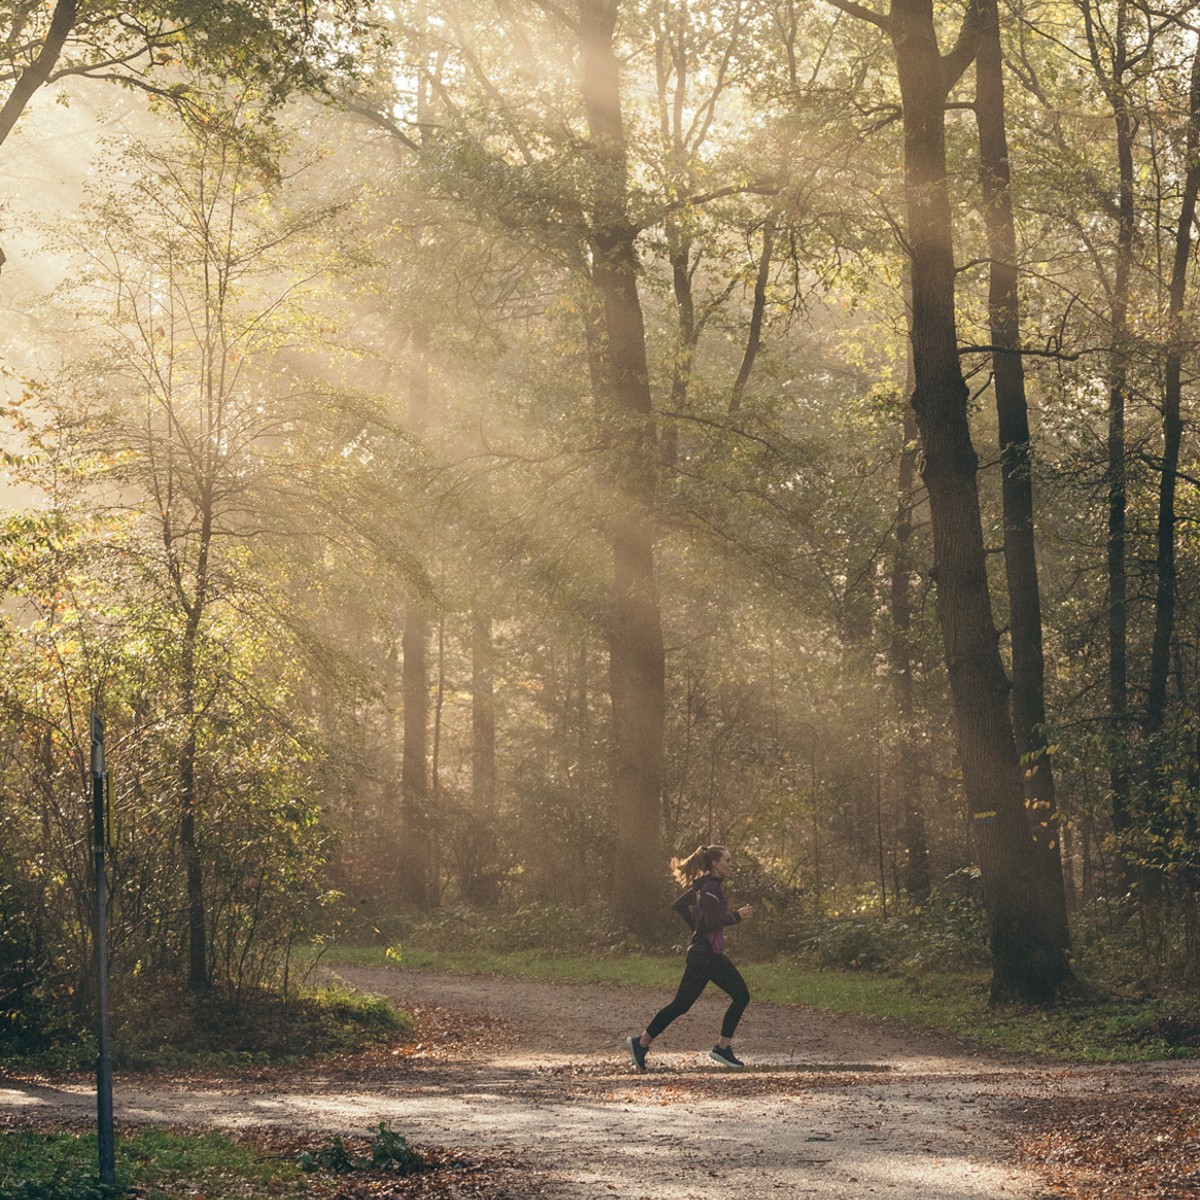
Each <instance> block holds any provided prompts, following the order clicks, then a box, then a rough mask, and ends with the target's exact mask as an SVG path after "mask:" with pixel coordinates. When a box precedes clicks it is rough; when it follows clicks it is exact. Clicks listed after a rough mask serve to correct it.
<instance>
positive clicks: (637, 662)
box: [577, 0, 665, 932]
mask: <svg viewBox="0 0 1200 1200" xmlns="http://www.w3.org/2000/svg"><path fill="white" fill-rule="evenodd" d="M618 9H619V3H618V2H617V0H579V3H578V10H577V11H578V14H579V24H578V32H579V47H580V63H581V68H582V70H581V84H582V89H583V99H584V105H585V109H586V112H587V122H588V134H589V140H590V145H591V151H592V158H593V171H594V176H593V178H594V183H593V198H592V229H591V243H592V260H593V261H592V279H593V282H594V284H595V287H596V291H597V293H598V295H599V297H600V299H601V303H602V306H603V343H604V355H603V367H604V371H603V384H602V386H603V387H604V397H603V399H604V402H605V403H604V408H605V412H604V414H603V419H604V420H605V422H606V423H607V426H608V428H609V430H610V431H611V436H610V439H609V440H610V449H611V454H612V473H613V478H614V480H615V484H616V487H615V493H616V494H615V499H614V508H615V510H616V511H614V513H613V516H612V519H611V530H612V534H611V536H612V551H613V585H614V591H613V608H612V614H611V628H610V631H609V650H610V663H611V678H612V718H613V741H614V757H615V772H614V797H615V811H614V817H615V821H616V831H615V840H616V851H617V856H618V858H619V860H620V862H621V866H622V869H621V872H620V880H619V882H617V884H616V889H617V890H616V894H615V897H614V901H615V905H616V913H617V915H618V917H619V919H620V920H621V921H622V923H623V924H624V925H625V927H626V928H629V929H632V930H635V931H639V932H648V928H649V926H650V925H652V924H653V920H654V909H653V906H652V905H647V904H646V902H645V900H646V897H647V896H648V895H653V894H654V893H655V892H656V891H657V890H658V888H659V886H660V881H661V879H662V875H663V862H662V853H661V836H662V835H661V817H662V779H663V721H664V713H665V696H664V690H665V666H664V650H663V637H662V624H661V617H660V613H659V604H658V588H657V583H656V580H655V574H654V509H655V491H656V484H657V473H658V446H657V437H656V432H655V422H654V413H653V409H652V405H651V396H650V381H649V375H648V371H647V365H646V336H645V327H644V323H643V318H642V306H641V300H640V298H639V295H638V287H637V273H638V257H637V247H636V236H637V231H636V228H635V227H634V225H633V223H632V221H631V220H630V217H629V213H628V207H627V206H628V177H627V166H626V145H625V132H624V127H623V124H622V117H621V96H620V80H619V64H618V59H617V54H616V49H615V44H614V39H615V33H616V21H617V15H618Z"/></svg>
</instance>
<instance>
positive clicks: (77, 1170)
mask: <svg viewBox="0 0 1200 1200" xmlns="http://www.w3.org/2000/svg"><path fill="white" fill-rule="evenodd" d="M96 1161H97V1154H96V1135H95V1134H94V1133H91V1134H86V1135H79V1134H70V1133H34V1132H32V1131H25V1130H5V1131H3V1132H0V1200H116V1198H117V1197H119V1196H122V1195H126V1194H127V1193H128V1192H130V1191H135V1192H136V1194H137V1195H139V1196H141V1197H143V1198H144V1200H167V1198H168V1197H171V1196H178V1195H180V1194H181V1192H180V1189H181V1188H188V1189H190V1188H192V1187H194V1186H195V1183H196V1181H198V1180H203V1181H204V1194H205V1196H206V1197H208V1198H209V1200H260V1198H261V1200H265V1198H267V1197H279V1198H283V1197H289V1198H290V1197H299V1196H301V1195H303V1183H302V1180H301V1178H300V1176H299V1174H298V1172H297V1169H296V1168H295V1167H293V1166H292V1165H291V1164H288V1163H280V1162H278V1161H274V1160H267V1159H265V1158H263V1157H262V1155H261V1154H260V1153H258V1152H257V1151H256V1150H254V1149H253V1148H251V1147H247V1146H243V1145H239V1144H238V1143H237V1142H234V1141H232V1140H230V1139H229V1138H227V1137H225V1136H223V1135H222V1134H218V1133H205V1134H183V1133H174V1132H170V1131H168V1130H163V1129H156V1128H148V1129H139V1130H137V1131H136V1132H132V1133H130V1134H128V1135H123V1136H121V1137H119V1138H118V1141H117V1187H116V1188H115V1189H112V1188H105V1187H102V1186H101V1185H100V1184H99V1183H98V1182H97V1181H96Z"/></svg>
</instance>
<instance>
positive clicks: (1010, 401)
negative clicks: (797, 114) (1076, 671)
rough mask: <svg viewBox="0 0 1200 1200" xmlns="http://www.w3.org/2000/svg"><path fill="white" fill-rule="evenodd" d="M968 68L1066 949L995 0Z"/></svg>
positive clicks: (1027, 699)
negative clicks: (972, 67) (1046, 728)
mask: <svg viewBox="0 0 1200 1200" xmlns="http://www.w3.org/2000/svg"><path fill="white" fill-rule="evenodd" d="M981 15H982V28H981V36H980V42H979V50H978V53H977V56H976V60H975V115H976V120H977V122H978V126H979V163H980V179H981V183H982V190H983V206H984V219H985V223H986V225H987V233H988V252H989V257H990V258H991V267H990V271H989V287H988V317H989V322H990V326H991V339H992V345H993V346H995V347H996V351H995V352H994V353H993V355H992V371H993V386H994V388H995V393H996V417H997V426H998V429H999V435H1000V476H1001V491H1002V497H1003V506H1004V566H1005V575H1006V578H1007V581H1008V605H1009V627H1010V629H1011V639H1012V719H1013V734H1014V736H1015V737H1016V741H1017V750H1018V751H1019V753H1020V755H1021V757H1022V759H1023V771H1022V775H1023V778H1024V784H1025V802H1026V805H1027V806H1028V810H1029V824H1030V830H1031V833H1032V835H1033V853H1034V858H1035V859H1036V861H1037V864H1038V874H1039V877H1040V880H1041V883H1042V888H1043V892H1044V897H1045V904H1046V910H1047V918H1048V919H1049V920H1052V921H1053V922H1054V923H1055V925H1056V926H1057V930H1058V933H1057V936H1058V937H1059V938H1060V939H1061V940H1062V943H1063V945H1064V946H1065V945H1069V944H1070V927H1069V924H1068V918H1067V903H1066V890H1065V887H1064V882H1063V869H1062V850H1061V846H1060V830H1059V816H1058V803H1057V798H1056V796H1055V788H1054V769H1053V766H1052V764H1051V761H1050V755H1049V753H1048V752H1047V749H1046V736H1045V732H1044V726H1045V724H1046V661H1045V655H1044V652H1043V646H1042V602H1041V590H1040V587H1039V584H1038V566H1037V553H1036V547H1035V544H1034V505H1033V471H1032V468H1033V461H1032V460H1033V451H1032V445H1031V443H1030V436H1029V407H1028V404H1027V402H1026V396H1025V369H1024V364H1023V362H1022V359H1021V355H1020V348H1021V304H1020V294H1019V292H1018V286H1017V285H1018V275H1017V237H1016V227H1015V223H1014V220H1013V204H1012V188H1011V174H1010V171H1009V163H1008V133H1007V129H1006V118H1005V104H1004V70H1003V58H1002V52H1001V44H1000V17H999V12H998V8H997V4H996V0H983V2H982V5H981Z"/></svg>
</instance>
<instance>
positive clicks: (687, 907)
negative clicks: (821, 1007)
mask: <svg viewBox="0 0 1200 1200" xmlns="http://www.w3.org/2000/svg"><path fill="white" fill-rule="evenodd" d="M671 873H672V874H673V875H674V876H675V878H676V879H677V880H679V882H680V883H681V884H682V885H683V886H684V887H685V888H687V891H685V892H684V893H683V895H682V896H680V897H679V899H678V900H676V901H675V910H676V912H678V913H679V915H680V916H681V917H683V919H684V920H685V921H686V922H687V923H688V925H689V927H690V928H691V930H692V940H691V942H690V943H689V945H688V949H687V964H686V966H685V967H684V970H683V978H682V979H681V980H680V982H679V990H678V991H677V992H676V993H675V999H674V1000H672V1001H671V1003H670V1004H668V1005H667V1006H666V1008H663V1009H661V1010H660V1011H659V1012H657V1013H656V1014H655V1015H654V1019H653V1020H652V1021H651V1022H650V1024H649V1025H647V1026H646V1028H645V1030H644V1031H643V1032H642V1034H641V1035H640V1036H639V1035H638V1034H633V1035H632V1036H630V1037H627V1038H626V1039H625V1044H626V1045H627V1046H628V1047H629V1057H630V1058H631V1059H633V1067H634V1070H635V1071H638V1072H639V1073H640V1072H642V1071H644V1070H645V1069H646V1055H647V1053H648V1052H649V1050H650V1043H651V1042H653V1041H654V1039H655V1038H656V1037H658V1035H659V1034H660V1033H662V1031H663V1030H664V1029H666V1027H667V1026H668V1025H670V1024H671V1022H672V1021H674V1020H675V1018H676V1017H681V1016H683V1014H684V1013H685V1012H687V1011H688V1009H689V1008H691V1007H692V1005H693V1004H695V1003H696V1001H697V1000H698V999H699V997H700V993H701V992H702V991H704V989H705V987H706V986H707V985H708V984H709V983H715V984H716V985H717V987H719V988H721V989H722V991H724V992H726V993H727V994H728V996H729V1007H728V1008H727V1009H726V1010H725V1018H724V1020H723V1021H722V1022H721V1036H720V1037H719V1038H718V1039H717V1044H716V1045H715V1046H714V1047H713V1048H712V1050H710V1051H709V1055H708V1057H709V1058H711V1059H713V1060H714V1061H715V1062H718V1063H720V1064H721V1066H723V1067H727V1068H728V1069H730V1070H733V1071H740V1070H742V1068H743V1067H744V1066H745V1065H746V1064H745V1063H743V1062H742V1060H741V1059H740V1058H738V1057H737V1055H735V1054H734V1052H733V1035H734V1032H735V1031H736V1030H737V1026H738V1022H739V1021H740V1020H741V1019H742V1013H743V1012H745V1010H746V1005H747V1004H749V1003H750V989H749V988H748V987H747V986H746V981H745V980H744V979H743V978H742V976H741V974H740V972H739V971H738V969H737V967H735V966H734V965H733V963H731V962H730V961H729V959H728V958H726V957H725V926H726V925H736V924H737V923H738V922H739V921H744V920H746V919H747V918H748V917H750V916H752V915H753V914H754V910H753V909H752V908H751V907H750V905H748V904H744V905H743V906H742V907H741V908H739V909H738V910H737V911H736V912H730V911H729V905H728V903H727V902H726V900H725V893H724V891H723V890H722V888H721V885H722V883H724V881H725V880H726V879H728V878H730V876H732V875H733V859H732V858H730V856H729V851H728V850H726V849H725V847H724V846H700V847H698V848H697V849H696V851H695V852H694V853H693V854H691V855H689V856H688V857H687V858H685V859H683V860H682V861H681V860H680V859H678V858H673V859H671Z"/></svg>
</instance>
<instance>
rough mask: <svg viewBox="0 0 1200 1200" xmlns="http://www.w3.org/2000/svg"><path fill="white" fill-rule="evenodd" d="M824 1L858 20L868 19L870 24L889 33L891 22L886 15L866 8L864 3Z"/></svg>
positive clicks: (845, 0)
mask: <svg viewBox="0 0 1200 1200" xmlns="http://www.w3.org/2000/svg"><path fill="white" fill-rule="evenodd" d="M825 2H826V4H832V5H833V7H834V8H840V9H841V10H842V12H844V13H849V14H850V15H851V16H852V17H857V18H858V19H859V20H860V21H869V22H870V23H871V24H872V25H876V26H878V27H879V28H880V29H882V30H883V31H884V33H888V34H890V33H891V31H892V23H891V21H890V20H889V19H888V18H887V17H885V16H883V14H882V13H877V12H876V11H875V10H874V9H873V8H868V7H867V6H866V5H865V4H858V3H857V2H856V0H825Z"/></svg>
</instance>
